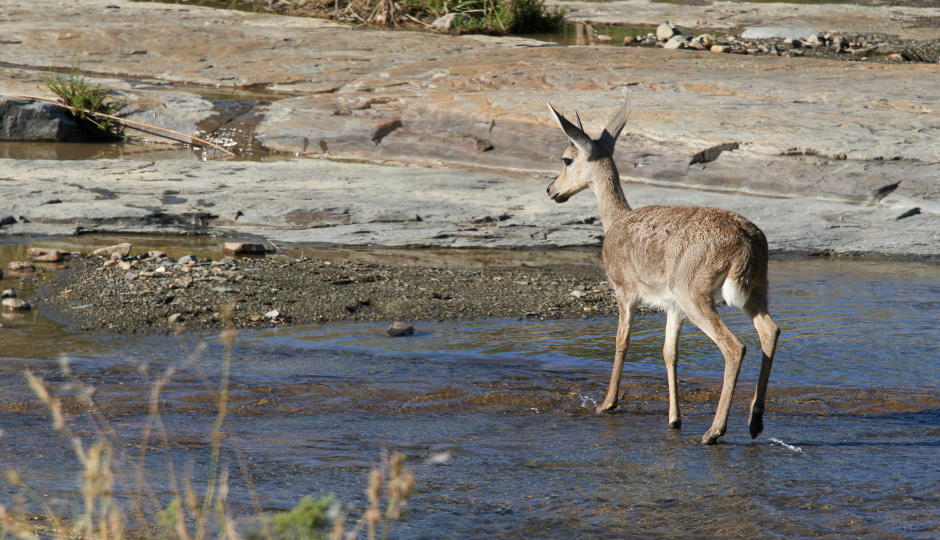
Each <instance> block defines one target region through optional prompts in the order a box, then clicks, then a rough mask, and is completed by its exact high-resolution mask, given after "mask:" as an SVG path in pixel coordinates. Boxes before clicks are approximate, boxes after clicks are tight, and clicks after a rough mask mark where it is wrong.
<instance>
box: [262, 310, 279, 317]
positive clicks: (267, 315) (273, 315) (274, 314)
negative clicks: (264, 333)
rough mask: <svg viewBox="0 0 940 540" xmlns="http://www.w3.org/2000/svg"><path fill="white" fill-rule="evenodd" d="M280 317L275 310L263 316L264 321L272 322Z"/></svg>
mask: <svg viewBox="0 0 940 540" xmlns="http://www.w3.org/2000/svg"><path fill="white" fill-rule="evenodd" d="M280 316H281V312H280V311H278V310H276V309H272V310H271V311H269V312H267V313H265V314H264V318H265V319H271V320H274V319H276V318H278V317H280Z"/></svg>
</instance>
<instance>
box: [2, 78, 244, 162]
mask: <svg viewBox="0 0 940 540" xmlns="http://www.w3.org/2000/svg"><path fill="white" fill-rule="evenodd" d="M0 95H3V96H10V97H19V98H27V99H38V100H39V101H46V102H49V103H55V104H56V105H61V106H62V107H65V108H66V109H70V110H72V111H76V110H78V109H76V108H75V107H69V106H68V105H66V104H64V103H62V102H61V101H59V100H57V99H52V98H44V97H39V96H30V95H26V94H8V93H6V92H0ZM82 112H84V113H85V114H93V115H95V116H103V117H104V118H110V119H112V120H117V121H118V122H122V123H124V124H134V125H136V126H142V127H145V128H150V129H157V130H160V131H166V132H167V133H172V134H174V135H179V136H180V137H189V138H190V139H192V140H194V141H197V142H200V143H202V144H205V145H207V146H211V147H212V148H215V149H216V150H221V151H223V152H225V153H226V154H228V155H230V156H233V157H234V156H235V154H234V153H233V152H230V151H228V150H226V149H225V148H222V147H221V146H219V145H217V144H213V143H211V142H209V141H207V140H205V139H200V138H199V137H196V136H194V135H187V134H185V133H180V132H179V131H173V130H172V129H167V128H164V127H160V126H153V125H150V124H145V123H143V122H135V121H133V120H127V119H125V118H120V117H118V116H111V115H110V114H104V113H99V112H94V111H88V110H84V109H82Z"/></svg>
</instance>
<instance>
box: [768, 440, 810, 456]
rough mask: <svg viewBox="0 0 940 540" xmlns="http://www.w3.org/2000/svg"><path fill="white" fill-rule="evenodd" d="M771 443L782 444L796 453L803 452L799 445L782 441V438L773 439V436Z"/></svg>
mask: <svg viewBox="0 0 940 540" xmlns="http://www.w3.org/2000/svg"><path fill="white" fill-rule="evenodd" d="M770 443H771V444H779V445H780V446H782V447H784V448H786V449H787V450H789V451H791V452H793V453H794V454H802V453H803V449H802V448H800V447H799V446H793V445H792V444H787V443H785V442H783V441H781V440H780V439H773V438H772V439H770Z"/></svg>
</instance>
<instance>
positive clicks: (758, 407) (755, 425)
mask: <svg viewBox="0 0 940 540" xmlns="http://www.w3.org/2000/svg"><path fill="white" fill-rule="evenodd" d="M765 305H766V301H760V300H758V299H756V298H755V299H754V300H752V301H750V302H748V304H747V305H745V306H744V312H745V313H747V315H748V316H749V317H750V318H751V320H752V321H753V322H754V327H755V328H757V334H758V335H759V336H760V347H761V351H762V353H763V354H762V356H763V358H762V359H761V364H760V377H759V378H758V379H757V388H756V389H755V390H754V400H753V401H752V402H751V418H750V420H748V429H749V430H750V432H751V438H752V439H755V438H757V436H758V435H760V433H761V431H764V398H765V397H766V396H767V382H768V381H769V380H770V368H771V367H772V366H773V363H774V352H775V351H776V350H777V338H778V337H780V329H779V328H777V325H776V324H774V321H773V319H771V318H770V314H769V313H767V309H766V308H765V307H764V306H765Z"/></svg>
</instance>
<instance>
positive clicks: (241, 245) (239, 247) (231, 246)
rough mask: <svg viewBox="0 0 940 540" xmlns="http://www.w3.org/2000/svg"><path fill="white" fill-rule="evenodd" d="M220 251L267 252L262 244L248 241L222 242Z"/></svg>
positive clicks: (262, 253) (257, 253)
mask: <svg viewBox="0 0 940 540" xmlns="http://www.w3.org/2000/svg"><path fill="white" fill-rule="evenodd" d="M222 252H223V253H247V254H252V255H264V254H265V253H266V252H267V249H266V248H265V247H264V244H253V243H249V242H225V243H224V244H222Z"/></svg>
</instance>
